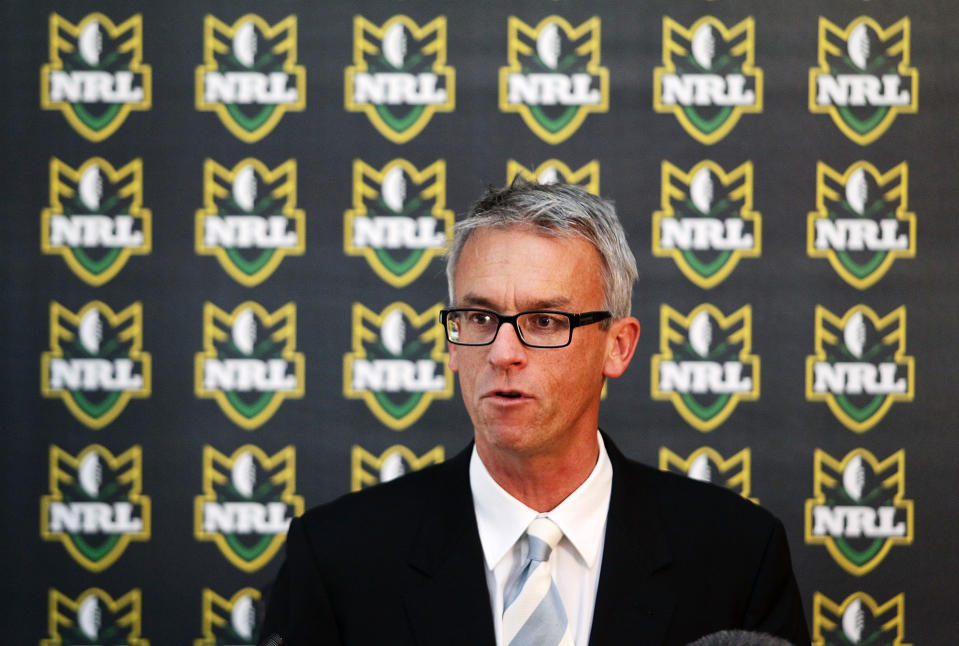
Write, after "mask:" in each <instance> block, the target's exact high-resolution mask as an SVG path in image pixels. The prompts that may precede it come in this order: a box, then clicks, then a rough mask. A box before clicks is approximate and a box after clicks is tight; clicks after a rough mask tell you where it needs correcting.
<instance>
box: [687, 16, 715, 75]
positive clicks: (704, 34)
mask: <svg viewBox="0 0 959 646" xmlns="http://www.w3.org/2000/svg"><path fill="white" fill-rule="evenodd" d="M690 46H691V48H692V50H693V59H695V61H696V62H697V63H699V66H700V67H702V68H703V69H704V70H708V69H711V68H712V66H713V57H714V56H716V35H715V34H714V33H713V29H712V27H710V26H709V25H702V26H701V27H700V28H699V29H697V30H696V33H695V34H693V40H692V43H690Z"/></svg>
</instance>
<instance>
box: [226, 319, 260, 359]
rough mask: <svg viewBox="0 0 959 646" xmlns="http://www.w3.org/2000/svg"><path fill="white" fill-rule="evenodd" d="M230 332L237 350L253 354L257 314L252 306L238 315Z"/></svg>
mask: <svg viewBox="0 0 959 646" xmlns="http://www.w3.org/2000/svg"><path fill="white" fill-rule="evenodd" d="M230 333H231V335H232V337H233V345H235V346H236V348H237V350H239V351H240V352H242V353H243V354H245V355H247V356H249V355H251V354H253V348H254V347H255V346H256V316H255V315H254V314H253V310H252V309H251V308H249V307H247V308H245V309H243V310H241V311H240V313H239V314H237V315H236V318H235V319H234V320H233V328H232V329H231V331H230Z"/></svg>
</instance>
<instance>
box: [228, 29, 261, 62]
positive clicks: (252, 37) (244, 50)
mask: <svg viewBox="0 0 959 646" xmlns="http://www.w3.org/2000/svg"><path fill="white" fill-rule="evenodd" d="M256 45H257V43H256V27H255V26H254V25H253V21H252V20H247V21H246V22H245V23H243V24H242V25H240V26H239V27H238V28H237V30H236V33H235V34H233V55H234V56H236V60H238V61H240V63H242V64H243V65H245V66H246V67H253V64H254V63H256Z"/></svg>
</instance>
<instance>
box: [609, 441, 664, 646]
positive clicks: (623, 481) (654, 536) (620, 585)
mask: <svg viewBox="0 0 959 646" xmlns="http://www.w3.org/2000/svg"><path fill="white" fill-rule="evenodd" d="M603 440H604V441H605V443H606V450H607V452H608V453H609V459H610V461H611V462H612V465H613V489H612V494H611V496H610V501H609V515H608V517H607V519H606V541H605V544H604V547H603V563H602V567H601V569H600V577H599V587H598V589H597V593H596V605H595V610H594V612H593V625H592V629H591V632H590V644H591V645H593V646H598V645H601V644H611V643H620V642H623V640H624V639H628V640H629V642H630V643H637V644H658V643H662V641H663V637H664V635H665V632H666V628H667V627H668V625H669V619H670V615H671V614H672V612H673V606H674V604H675V602H676V594H677V591H676V589H675V585H676V584H675V582H674V581H672V577H671V575H670V567H669V565H670V562H671V561H672V556H671V554H670V549H669V544H668V541H667V538H666V534H665V532H664V530H663V526H662V522H661V519H660V515H659V509H658V502H657V500H656V497H655V495H654V493H653V492H652V491H651V490H650V487H649V486H643V482H642V477H641V476H640V475H639V474H638V473H636V472H635V469H630V467H629V465H628V463H627V460H626V458H625V457H624V456H623V454H622V453H620V452H619V450H618V449H617V448H616V447H615V445H613V443H612V441H611V440H610V439H609V438H608V437H606V436H605V435H604V436H603Z"/></svg>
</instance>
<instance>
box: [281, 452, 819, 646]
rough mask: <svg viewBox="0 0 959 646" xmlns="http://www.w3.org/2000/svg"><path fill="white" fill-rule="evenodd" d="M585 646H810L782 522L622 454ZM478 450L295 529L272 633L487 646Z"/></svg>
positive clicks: (378, 645)
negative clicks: (473, 472)
mask: <svg viewBox="0 0 959 646" xmlns="http://www.w3.org/2000/svg"><path fill="white" fill-rule="evenodd" d="M604 440H605V442H606V448H607V451H608V453H609V458H610V461H611V462H612V466H613V486H612V496H611V499H610V503H609V516H608V520H607V527H606V542H605V546H604V551H603V560H602V566H601V570H600V580H599V588H598V591H597V595H596V606H595V611H594V617H593V626H592V632H591V634H590V645H591V646H601V645H605V644H631V645H647V644H686V643H687V642H689V641H692V640H694V639H696V638H698V637H700V636H702V635H704V634H707V633H710V632H714V631H717V630H720V629H727V628H743V629H747V630H755V631H760V632H768V633H773V634H776V635H780V636H782V637H785V638H786V639H789V640H791V641H793V642H794V643H796V644H801V645H803V646H805V645H806V644H809V634H808V631H807V628H806V622H805V618H804V616H803V610H802V603H801V601H800V597H799V591H798V589H797V587H796V581H795V578H794V577H793V573H792V568H791V565H790V560H789V548H788V546H787V544H786V538H785V534H784V531H783V527H782V524H781V523H780V522H779V521H778V520H777V519H775V518H774V517H773V516H772V515H771V514H769V513H768V512H766V511H765V510H763V509H762V508H760V507H758V506H756V505H754V504H752V503H750V502H748V501H745V500H743V499H742V498H740V497H739V496H737V495H735V494H733V493H731V492H729V491H726V490H724V489H721V488H719V487H716V486H713V485H707V484H703V483H699V482H695V481H692V480H690V479H688V478H683V477H681V476H674V475H670V474H666V473H662V472H659V471H656V470H654V469H651V468H649V467H646V466H643V465H641V464H639V463H636V462H632V461H630V460H627V459H626V458H625V457H623V455H622V453H620V452H619V451H618V450H617V449H616V447H615V446H614V445H613V443H612V441H611V440H609V438H608V437H605V436H604ZM469 458H470V451H469V450H466V451H463V452H462V453H460V454H459V455H458V456H456V457H455V458H453V459H452V460H450V461H448V462H446V463H444V464H441V465H437V466H435V467H430V468H428V469H424V470H423V471H419V472H416V473H411V474H409V475H407V476H404V477H403V478H400V479H398V480H395V481H393V482H390V483H386V484H382V485H378V486H376V487H372V488H370V489H367V490H364V491H362V492H359V493H357V494H352V495H349V496H345V497H343V498H340V499H339V500H336V501H334V502H331V503H329V504H326V505H323V506H321V507H317V508H315V509H313V510H311V511H309V512H307V513H306V514H305V515H304V516H303V517H302V518H300V519H296V520H294V521H293V522H292V524H291V525H290V532H289V535H288V537H287V543H286V562H285V563H284V564H283V567H282V569H281V570H280V573H279V576H278V578H277V581H276V584H275V585H274V587H273V590H272V592H271V594H270V599H269V602H268V608H267V614H266V618H265V620H264V627H263V635H270V634H271V633H278V634H280V635H282V636H284V637H285V638H286V639H287V644H289V645H290V646H308V645H310V646H312V645H316V646H319V645H323V646H330V645H334V644H342V645H344V646H346V645H351V646H352V645H368V646H385V645H391V646H392V645H399V644H416V645H419V646H423V645H427V644H432V645H435V646H451V645H453V646H468V645H473V644H476V645H477V646H479V645H483V646H491V645H492V644H494V638H493V622H492V611H491V610H490V601H489V593H488V591H487V587H486V578H485V574H484V572H485V565H484V562H483V553H482V548H481V547H480V541H479V534H478V532H477V529H476V517H475V515H474V512H473V501H472V496H471V493H470V486H469Z"/></svg>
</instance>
